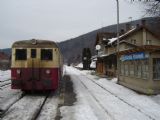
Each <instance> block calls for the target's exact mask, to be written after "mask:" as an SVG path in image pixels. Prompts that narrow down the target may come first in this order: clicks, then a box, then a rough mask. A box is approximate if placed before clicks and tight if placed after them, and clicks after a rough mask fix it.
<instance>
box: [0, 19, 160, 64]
mask: <svg viewBox="0 0 160 120" xmlns="http://www.w3.org/2000/svg"><path fill="white" fill-rule="evenodd" d="M145 20H146V26H147V27H148V28H149V29H150V30H152V31H153V32H155V33H156V34H157V35H158V36H160V18H152V17H149V18H145ZM129 24H130V26H136V25H137V24H141V20H136V21H132V22H129ZM116 27H117V26H116V24H115V25H110V26H107V27H103V28H101V29H97V30H94V31H92V32H89V33H86V34H84V35H81V36H78V37H76V38H73V39H70V40H66V41H64V42H60V43H58V45H59V47H60V48H61V52H62V54H63V58H64V62H65V63H78V62H80V61H81V56H82V50H83V48H85V47H89V48H90V49H91V52H92V55H94V54H95V46H94V45H95V41H96V35H97V33H98V32H116V29H117V28H116ZM125 28H126V23H121V24H120V30H121V29H124V30H125ZM0 51H3V52H5V53H7V54H9V55H10V53H11V49H9V48H8V49H2V50H0Z"/></svg>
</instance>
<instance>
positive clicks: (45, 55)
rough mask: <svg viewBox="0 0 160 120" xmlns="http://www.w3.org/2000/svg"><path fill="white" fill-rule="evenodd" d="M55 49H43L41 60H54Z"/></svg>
mask: <svg viewBox="0 0 160 120" xmlns="http://www.w3.org/2000/svg"><path fill="white" fill-rule="evenodd" d="M52 59H53V50H52V49H41V60H52Z"/></svg>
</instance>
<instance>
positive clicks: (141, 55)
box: [120, 52, 149, 61]
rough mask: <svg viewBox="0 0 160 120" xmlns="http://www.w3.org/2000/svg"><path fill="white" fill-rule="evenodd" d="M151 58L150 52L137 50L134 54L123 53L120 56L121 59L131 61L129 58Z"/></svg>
mask: <svg viewBox="0 0 160 120" xmlns="http://www.w3.org/2000/svg"><path fill="white" fill-rule="evenodd" d="M147 58H149V54H148V53H145V52H136V53H132V54H127V55H122V56H121V57H120V60H121V61H129V60H143V59H147Z"/></svg>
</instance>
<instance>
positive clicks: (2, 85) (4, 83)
mask: <svg viewBox="0 0 160 120" xmlns="http://www.w3.org/2000/svg"><path fill="white" fill-rule="evenodd" d="M10 85H11V80H10V79H7V80H3V81H0V90H2V89H4V88H6V87H8V86H10Z"/></svg>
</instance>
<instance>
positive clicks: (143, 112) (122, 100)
mask: <svg viewBox="0 0 160 120" xmlns="http://www.w3.org/2000/svg"><path fill="white" fill-rule="evenodd" d="M83 77H84V79H85V80H86V78H87V81H89V82H92V83H93V84H95V85H97V86H98V87H99V88H100V89H103V90H104V91H105V92H106V93H107V94H110V95H111V96H114V97H115V98H117V99H118V100H119V101H121V103H123V104H126V105H127V106H128V107H129V108H131V109H134V110H135V111H137V113H140V114H142V115H143V116H146V118H147V119H149V120H156V118H155V117H154V116H152V115H150V114H147V113H146V112H145V111H143V110H141V109H140V108H137V107H136V106H134V105H132V104H131V103H129V102H127V101H125V100H124V99H123V98H121V97H119V96H117V95H116V94H114V93H113V92H111V91H109V90H107V89H106V88H105V87H103V86H102V85H100V84H98V83H97V82H95V81H94V80H93V79H90V78H89V77H86V76H85V75H83V74H81V78H83ZM77 78H78V77H77ZM79 80H80V82H81V83H82V85H83V86H84V87H85V88H86V89H87V90H88V92H89V93H90V94H91V96H92V97H93V98H94V99H95V101H97V103H98V104H99V106H100V107H101V108H102V109H103V110H104V111H105V112H106V113H107V114H108V115H109V116H110V117H111V119H113V120H116V118H114V117H113V116H112V115H111V114H110V112H109V110H108V109H106V108H105V107H104V105H103V104H102V102H101V101H100V100H99V99H98V98H97V97H96V96H95V94H94V93H93V92H92V91H91V90H90V88H89V87H88V86H87V85H86V84H85V80H82V79H79Z"/></svg>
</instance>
